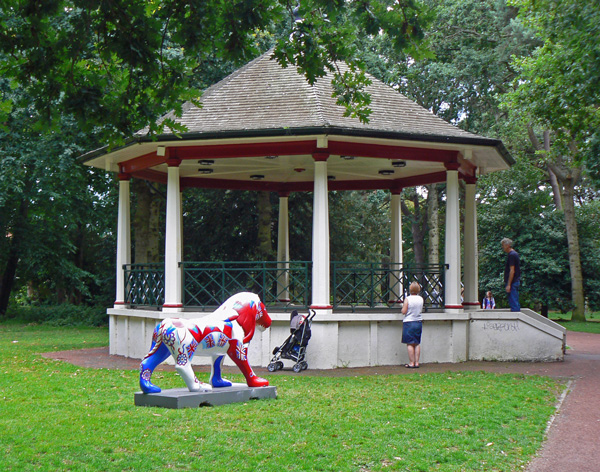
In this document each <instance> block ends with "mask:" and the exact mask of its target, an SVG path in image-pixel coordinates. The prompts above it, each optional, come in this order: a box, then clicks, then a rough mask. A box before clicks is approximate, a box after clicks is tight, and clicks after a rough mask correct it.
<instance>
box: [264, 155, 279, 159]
mask: <svg viewBox="0 0 600 472" xmlns="http://www.w3.org/2000/svg"><path fill="white" fill-rule="evenodd" d="M278 157H279V156H265V159H277V158H278Z"/></svg>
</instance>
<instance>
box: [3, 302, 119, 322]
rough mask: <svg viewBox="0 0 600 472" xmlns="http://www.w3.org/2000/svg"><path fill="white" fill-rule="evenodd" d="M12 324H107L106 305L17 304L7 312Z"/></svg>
mask: <svg viewBox="0 0 600 472" xmlns="http://www.w3.org/2000/svg"><path fill="white" fill-rule="evenodd" d="M7 318H9V319H10V323H11V324H15V323H28V324H29V323H34V324H35V323H40V324H44V325H48V326H106V325H107V324H108V315H107V314H106V307H105V306H76V305H68V304H63V305H55V306H50V305H35V304H34V305H15V306H11V307H10V308H9V310H8V312H7Z"/></svg>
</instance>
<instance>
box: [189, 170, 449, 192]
mask: <svg viewBox="0 0 600 472" xmlns="http://www.w3.org/2000/svg"><path fill="white" fill-rule="evenodd" d="M445 181H446V172H434V173H431V174H424V175H416V176H413V177H406V178H402V179H394V180H340V181H337V180H330V181H329V182H328V184H327V185H328V188H329V190H394V189H402V188H406V187H415V186H417V185H427V184H434V183H439V182H445ZM181 186H182V187H183V188H187V187H192V188H219V189H229V190H251V191H252V190H264V191H267V192H312V190H313V188H314V183H313V182H312V181H307V182H263V181H247V180H227V179H211V178H196V177H183V178H182V179H181Z"/></svg>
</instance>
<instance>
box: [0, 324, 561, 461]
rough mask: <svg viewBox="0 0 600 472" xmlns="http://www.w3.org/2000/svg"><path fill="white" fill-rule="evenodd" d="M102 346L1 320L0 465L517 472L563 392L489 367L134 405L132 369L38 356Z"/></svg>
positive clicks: (74, 332) (293, 383) (313, 381)
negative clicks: (189, 405)
mask: <svg viewBox="0 0 600 472" xmlns="http://www.w3.org/2000/svg"><path fill="white" fill-rule="evenodd" d="M107 343H108V331H107V330H106V329H103V328H50V327H43V326H23V325H10V326H8V325H0V450H1V452H0V469H1V470H3V471H6V470H15V471H16V470H18V471H29V470H32V471H33V470H43V471H48V470H61V471H62V470H70V471H96V470H98V471H113V470H114V471H122V470H135V471H154V470H156V471H162V470H165V469H171V470H177V471H186V470H197V471H211V472H212V471H230V470H235V471H296V470H306V471H371V470H372V471H376V470H386V471H388V470H394V471H409V470H410V471H431V470H440V471H470V470H487V471H513V470H518V469H521V468H522V466H523V465H524V464H526V463H527V462H528V461H529V460H530V459H531V457H532V456H533V454H534V453H535V452H536V451H537V450H538V448H539V447H540V444H541V442H542V439H543V436H544V431H545V428H546V424H547V421H548V419H549V418H550V416H551V415H552V414H553V412H554V409H555V402H556V398H557V396H558V395H559V394H560V392H561V391H562V389H563V388H564V385H563V384H562V383H560V382H558V381H556V380H553V379H549V378H545V377H537V376H524V375H506V374H504V375H498V374H488V373H484V372H472V373H470V372H462V373H450V372H447V373H443V374H420V373H414V374H412V375H398V376H383V375H382V376H370V377H344V378H329V377H310V376H309V374H310V371H308V372H307V373H305V374H301V375H298V374H293V373H290V375H289V376H278V377H276V378H274V379H273V380H274V381H275V382H274V383H275V384H276V385H277V393H278V399H277V400H261V401H252V402H249V403H247V404H232V405H225V406H219V407H214V408H202V409H184V410H167V409H160V408H141V407H135V406H134V405H133V394H134V392H135V391H137V390H138V385H137V377H138V372H137V371H122V370H107V369H85V368H78V367H75V366H72V365H70V364H67V363H64V362H61V361H55V360H49V359H45V358H42V357H41V356H40V355H38V353H40V352H45V351H51V350H66V349H77V348H86V347H90V348H91V347H98V346H105V345H107ZM155 376H157V377H162V378H161V379H160V380H159V381H158V382H157V383H159V384H160V385H161V387H163V388H173V387H182V386H183V382H182V381H181V379H179V378H178V377H177V375H176V374H175V373H171V372H156V373H155ZM203 380H206V379H203ZM233 380H236V381H242V377H241V375H240V376H236V377H235V378H233Z"/></svg>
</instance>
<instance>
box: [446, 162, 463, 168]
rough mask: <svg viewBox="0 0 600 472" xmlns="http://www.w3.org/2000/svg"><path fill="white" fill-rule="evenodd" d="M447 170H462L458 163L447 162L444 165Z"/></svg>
mask: <svg viewBox="0 0 600 472" xmlns="http://www.w3.org/2000/svg"><path fill="white" fill-rule="evenodd" d="M444 166H445V167H446V169H447V170H458V169H460V164H459V163H458V162H446V163H445V164H444Z"/></svg>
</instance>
